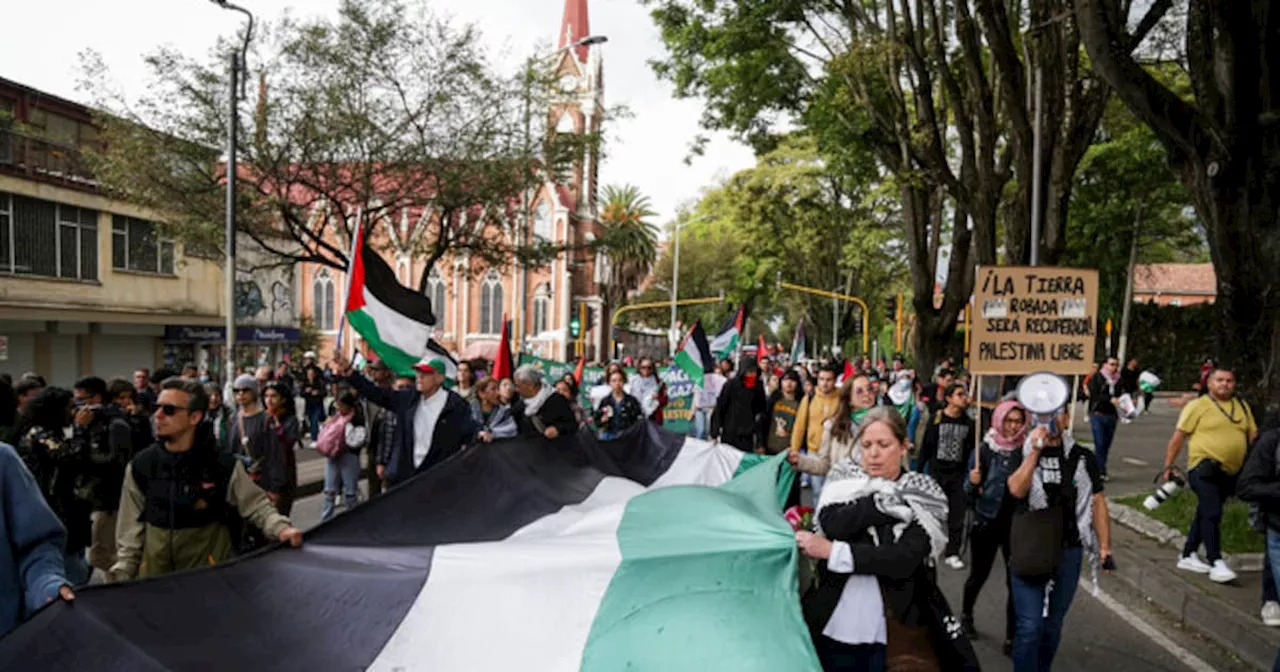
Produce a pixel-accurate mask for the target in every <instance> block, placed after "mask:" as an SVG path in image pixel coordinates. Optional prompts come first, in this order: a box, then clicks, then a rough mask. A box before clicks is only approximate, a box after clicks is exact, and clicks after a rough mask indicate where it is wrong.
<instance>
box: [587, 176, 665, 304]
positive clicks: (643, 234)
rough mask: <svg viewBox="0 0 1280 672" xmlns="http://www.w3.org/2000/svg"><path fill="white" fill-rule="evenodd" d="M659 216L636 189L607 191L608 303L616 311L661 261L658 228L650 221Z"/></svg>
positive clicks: (603, 219)
mask: <svg viewBox="0 0 1280 672" xmlns="http://www.w3.org/2000/svg"><path fill="white" fill-rule="evenodd" d="M656 214H657V213H656V212H654V211H653V209H652V207H651V205H650V203H649V198H648V197H647V196H642V195H641V194H640V190H639V189H637V188H636V187H634V186H632V185H630V184H628V185H624V186H622V187H618V186H613V185H610V186H607V187H605V188H604V207H603V208H601V210H600V224H601V227H602V229H603V231H602V235H601V239H600V245H601V248H602V249H603V250H604V252H605V255H606V256H608V258H609V267H610V272H609V285H608V287H606V289H605V300H606V301H608V303H609V305H610V306H612V307H617V306H619V305H621V303H622V301H623V300H624V299H626V297H627V293H628V292H631V291H632V290H635V289H636V288H638V287H639V286H640V282H641V281H642V280H644V278H645V277H646V276H648V275H649V270H650V268H651V267H652V266H653V262H654V261H655V260H656V259H657V257H658V227H656V226H654V225H653V224H651V223H650V222H648V221H647V219H648V218H649V217H653V216H655V215H656Z"/></svg>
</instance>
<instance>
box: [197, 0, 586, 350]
mask: <svg viewBox="0 0 1280 672" xmlns="http://www.w3.org/2000/svg"><path fill="white" fill-rule="evenodd" d="M214 1H215V2H216V1H217V0H214ZM608 41H609V38H608V37H605V36H604V35H588V36H586V37H583V38H581V39H579V40H575V41H574V42H572V43H571V44H566V45H565V46H563V47H560V48H559V49H556V50H555V51H552V52H550V53H547V54H543V55H541V56H535V57H533V58H530V59H529V61H528V63H526V65H525V73H524V148H523V151H524V157H525V166H526V168H527V167H528V165H529V164H530V163H531V162H532V159H533V148H532V147H531V143H532V137H531V136H532V134H533V131H532V128H531V127H532V125H533V109H532V100H531V99H532V97H533V90H532V89H533V67H534V64H535V63H538V62H541V61H546V60H548V59H551V58H555V57H556V56H559V55H560V54H563V53H564V52H566V51H569V50H570V49H577V48H578V47H590V46H593V45H596V44H604V43H605V42H608ZM532 205H533V204H532V203H531V202H530V198H529V189H527V188H526V189H523V190H521V194H520V208H521V209H522V210H523V211H524V226H523V227H521V229H522V230H521V231H520V232H518V233H517V235H516V240H517V241H518V243H517V244H519V245H520V246H522V247H524V246H527V245H528V243H529V229H530V228H531V227H532V226H533V221H532V220H533V212H532ZM565 291H568V289H567V288H566V290H565ZM518 292H519V295H520V296H519V300H520V309H519V310H518V311H516V319H515V323H516V327H515V332H516V333H515V338H516V340H517V342H518V343H520V344H523V343H524V340H525V331H526V326H527V325H526V322H525V316H526V313H527V312H528V309H529V307H528V299H529V296H528V295H529V264H528V263H527V262H526V261H525V260H524V255H523V254H522V255H521V259H520V286H519V289H518Z"/></svg>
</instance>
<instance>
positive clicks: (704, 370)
mask: <svg viewBox="0 0 1280 672" xmlns="http://www.w3.org/2000/svg"><path fill="white" fill-rule="evenodd" d="M675 365H676V366H677V367H679V368H680V370H682V371H684V372H685V375H687V376H689V380H692V381H693V384H694V385H697V386H698V387H702V376H703V375H704V374H708V373H711V372H712V371H715V368H716V360H715V358H714V357H712V356H711V346H710V345H709V344H708V343H707V332H705V331H703V329H702V323H701V322H694V323H693V328H692V329H690V330H689V333H688V334H686V335H685V337H684V342H683V343H681V344H680V350H678V351H677V352H676V358H675Z"/></svg>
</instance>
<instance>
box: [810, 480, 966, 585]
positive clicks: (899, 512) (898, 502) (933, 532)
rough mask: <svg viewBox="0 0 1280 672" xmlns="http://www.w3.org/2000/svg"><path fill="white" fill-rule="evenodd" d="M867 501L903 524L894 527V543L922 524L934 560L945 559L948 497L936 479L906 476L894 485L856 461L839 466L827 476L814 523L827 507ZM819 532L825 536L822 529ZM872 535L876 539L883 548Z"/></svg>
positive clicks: (873, 536)
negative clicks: (872, 473) (908, 529)
mask: <svg viewBox="0 0 1280 672" xmlns="http://www.w3.org/2000/svg"><path fill="white" fill-rule="evenodd" d="M863 497H874V498H875V503H876V508H877V509H879V510H880V511H881V512H883V513H884V514H885V515H888V516H891V517H893V518H896V519H898V520H899V521H902V522H900V523H898V524H896V525H894V526H893V535H894V540H897V539H899V538H900V537H902V533H903V532H904V531H905V530H906V529H907V526H908V525H910V524H911V523H912V522H916V523H919V524H920V527H922V528H924V531H925V532H926V533H927V534H928V535H929V549H930V553H929V555H930V557H931V558H932V559H933V560H935V561H936V560H937V559H938V558H940V557H942V552H943V550H944V549H945V548H946V546H947V508H948V506H947V496H946V494H945V493H943V492H942V487H941V486H939V485H938V482H937V481H935V480H933V478H932V477H930V476H927V475H925V474H920V473H916V472H904V473H903V474H902V476H901V477H899V478H898V480H896V481H890V480H888V479H884V478H877V477H873V476H870V475H868V474H867V472H865V471H863V469H862V467H861V466H860V465H858V464H857V463H856V462H854V461H853V460H843V461H841V462H837V463H836V464H834V465H832V467H831V471H829V472H828V473H827V483H826V485H824V486H823V487H822V498H821V501H819V502H818V506H817V512H816V513H817V515H815V516H814V520H819V519H820V515H821V513H822V509H823V507H826V506H832V505H835V504H847V503H849V502H853V501H856V500H858V499H861V498H863ZM818 531H819V533H821V531H822V530H821V526H819V529H818ZM872 532H873V534H872V539H873V540H875V541H876V544H877V545H879V540H878V539H877V538H876V537H875V534H874V530H873V531H872Z"/></svg>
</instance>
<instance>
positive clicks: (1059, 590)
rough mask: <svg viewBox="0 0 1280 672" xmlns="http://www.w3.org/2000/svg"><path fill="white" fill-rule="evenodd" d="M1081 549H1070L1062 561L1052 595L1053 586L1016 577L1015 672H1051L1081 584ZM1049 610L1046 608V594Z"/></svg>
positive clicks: (1014, 593) (1014, 587)
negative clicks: (1063, 628) (1065, 625)
mask: <svg viewBox="0 0 1280 672" xmlns="http://www.w3.org/2000/svg"><path fill="white" fill-rule="evenodd" d="M1083 556H1084V551H1083V549H1081V548H1078V547H1077V548H1067V549H1063V551H1062V558H1061V559H1060V560H1059V561H1058V571H1057V573H1056V574H1054V577H1053V582H1052V592H1050V584H1049V583H1048V582H1045V583H1033V582H1029V581H1027V580H1025V579H1023V578H1022V577H1020V576H1017V575H1014V576H1013V577H1012V584H1013V585H1012V587H1013V609H1014V611H1015V612H1016V613H1017V618H1018V624H1017V628H1016V629H1015V630H1014V635H1013V669H1014V672H1048V670H1049V669H1050V668H1051V667H1052V666H1053V657H1054V655H1055V654H1057V653H1058V644H1060V643H1061V642H1062V622H1063V621H1064V620H1065V619H1066V618H1067V610H1068V609H1070V608H1071V600H1072V598H1074V597H1075V595H1076V587H1077V586H1078V585H1079V582H1080V563H1081V561H1082V558H1083ZM1046 593H1049V608H1048V609H1047V610H1046V609H1045V594H1046Z"/></svg>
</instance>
